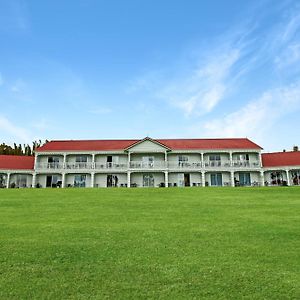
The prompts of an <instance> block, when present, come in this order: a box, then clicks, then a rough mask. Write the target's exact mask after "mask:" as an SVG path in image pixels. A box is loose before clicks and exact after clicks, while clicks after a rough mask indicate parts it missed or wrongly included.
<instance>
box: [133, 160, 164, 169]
mask: <svg viewBox="0 0 300 300" xmlns="http://www.w3.org/2000/svg"><path fill="white" fill-rule="evenodd" d="M166 166H167V164H166V162H165V161H153V162H144V161H131V162H130V163H129V168H130V169H145V170H149V169H150V170H151V169H164V168H166Z"/></svg>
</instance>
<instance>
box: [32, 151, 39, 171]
mask: <svg viewBox="0 0 300 300" xmlns="http://www.w3.org/2000/svg"><path fill="white" fill-rule="evenodd" d="M37 161H38V155H37V153H35V155H34V166H33V169H34V170H35V169H36V166H37Z"/></svg>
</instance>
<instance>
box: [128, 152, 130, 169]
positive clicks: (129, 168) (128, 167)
mask: <svg viewBox="0 0 300 300" xmlns="http://www.w3.org/2000/svg"><path fill="white" fill-rule="evenodd" d="M128 169H130V152H128Z"/></svg>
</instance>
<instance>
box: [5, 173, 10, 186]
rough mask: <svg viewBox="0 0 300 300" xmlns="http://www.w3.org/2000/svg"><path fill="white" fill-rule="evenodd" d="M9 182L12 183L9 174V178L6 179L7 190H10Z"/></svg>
mask: <svg viewBox="0 0 300 300" xmlns="http://www.w3.org/2000/svg"><path fill="white" fill-rule="evenodd" d="M9 182H10V173H7V178H6V188H7V189H8V188H9Z"/></svg>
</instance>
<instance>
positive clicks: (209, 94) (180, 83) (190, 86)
mask: <svg viewBox="0 0 300 300" xmlns="http://www.w3.org/2000/svg"><path fill="white" fill-rule="evenodd" d="M240 55H241V54H240V49H238V48H234V47H232V48H229V49H228V50H227V51H226V52H225V53H214V54H213V55H211V56H210V57H208V58H206V59H205V61H207V62H206V63H205V64H200V66H198V67H196V68H195V69H194V70H191V71H190V74H188V75H186V76H185V79H182V78H178V79H176V80H174V82H171V83H166V86H165V87H164V88H162V90H161V91H160V92H159V95H160V97H161V98H164V99H166V100H167V101H170V102H171V104H172V105H174V106H176V107H179V108H181V109H182V110H183V112H184V113H185V115H187V116H189V115H191V114H197V115H202V114H206V113H209V112H211V111H212V110H213V109H214V107H215V106H216V105H217V104H218V103H219V102H220V101H221V100H222V99H223V98H224V96H225V94H226V92H227V91H228V89H229V88H230V85H231V79H230V75H231V73H232V70H233V68H234V66H235V64H236V63H237V61H238V60H239V58H240Z"/></svg>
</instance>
